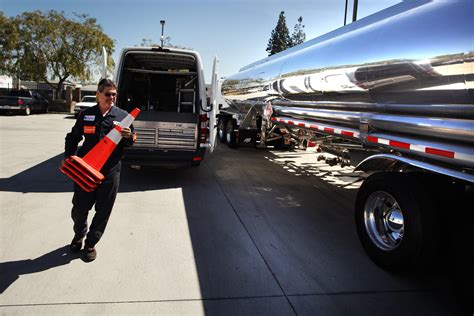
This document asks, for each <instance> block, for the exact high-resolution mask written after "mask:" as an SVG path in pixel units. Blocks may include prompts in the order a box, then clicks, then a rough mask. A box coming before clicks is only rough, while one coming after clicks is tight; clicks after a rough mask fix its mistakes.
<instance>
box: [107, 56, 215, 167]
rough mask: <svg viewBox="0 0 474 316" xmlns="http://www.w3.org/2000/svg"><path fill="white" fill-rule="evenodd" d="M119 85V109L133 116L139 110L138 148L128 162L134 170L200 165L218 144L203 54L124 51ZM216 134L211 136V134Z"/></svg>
mask: <svg viewBox="0 0 474 316" xmlns="http://www.w3.org/2000/svg"><path fill="white" fill-rule="evenodd" d="M115 82H116V83H117V86H118V91H119V95H118V99H117V105H118V106H119V107H120V108H122V109H125V110H126V111H128V112H130V111H131V110H132V109H133V108H135V107H138V108H140V110H141V112H140V115H139V116H138V117H137V119H136V120H135V122H134V123H133V126H134V127H135V132H136V133H137V141H136V143H135V145H134V146H132V147H129V148H126V150H125V156H124V159H123V161H124V162H125V163H129V164H132V165H160V164H169V163H172V164H190V165H199V164H200V162H201V161H202V159H203V158H204V154H205V152H206V148H207V147H210V146H211V143H213V142H212V141H211V142H210V141H209V139H213V138H212V137H209V126H211V127H214V126H215V123H214V122H215V114H214V113H213V111H212V112H211V110H213V107H212V106H211V105H210V104H208V102H207V99H206V93H205V82H204V75H203V68H202V62H201V58H200V56H199V53H197V52H195V51H190V50H182V49H175V48H161V47H131V48H125V49H124V50H123V51H122V54H121V57H120V61H119V63H118V67H117V72H116V78H115ZM212 130H213V129H212V128H211V134H212Z"/></svg>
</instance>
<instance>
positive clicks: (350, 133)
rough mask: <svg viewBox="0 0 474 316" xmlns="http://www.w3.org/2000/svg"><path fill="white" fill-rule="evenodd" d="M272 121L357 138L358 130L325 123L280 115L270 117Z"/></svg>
mask: <svg viewBox="0 0 474 316" xmlns="http://www.w3.org/2000/svg"><path fill="white" fill-rule="evenodd" d="M271 120H272V121H274V122H280V123H284V124H288V125H296V126H299V127H304V128H308V129H312V130H318V131H321V132H324V133H329V134H337V135H343V136H349V137H354V138H359V135H360V134H359V132H356V131H349V130H342V129H339V128H336V127H333V126H327V125H326V126H325V125H319V124H318V125H316V124H311V123H306V122H305V121H294V120H289V119H285V118H281V117H272V118H271Z"/></svg>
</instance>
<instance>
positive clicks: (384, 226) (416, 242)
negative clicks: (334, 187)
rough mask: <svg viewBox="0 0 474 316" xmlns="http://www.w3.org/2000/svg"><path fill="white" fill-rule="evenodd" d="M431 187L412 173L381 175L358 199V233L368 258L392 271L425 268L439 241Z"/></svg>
mask: <svg viewBox="0 0 474 316" xmlns="http://www.w3.org/2000/svg"><path fill="white" fill-rule="evenodd" d="M427 191H428V190H427V188H426V187H423V186H422V185H421V183H420V181H419V179H418V178H417V176H415V175H412V174H403V173H395V172H379V173H375V174H373V175H371V176H370V177H368V178H367V179H366V180H365V181H364V183H363V184H362V186H361V188H360V189H359V192H358V194H357V198H356V205H355V220H356V228H357V233H358V235H359V239H360V241H361V243H362V246H363V248H364V250H365V251H366V253H367V255H368V256H369V257H370V258H371V259H372V260H373V261H374V262H375V263H376V264H377V265H378V266H380V267H382V268H383V269H386V270H389V271H394V272H396V271H408V270H412V269H418V268H422V267H425V266H426V265H427V264H429V263H430V261H431V259H432V258H433V257H434V255H435V253H436V251H437V249H436V248H437V246H438V244H439V243H438V239H439V236H440V234H439V232H438V231H437V230H438V216H437V211H436V209H435V207H434V203H432V202H431V199H430V196H429V193H428V192H427Z"/></svg>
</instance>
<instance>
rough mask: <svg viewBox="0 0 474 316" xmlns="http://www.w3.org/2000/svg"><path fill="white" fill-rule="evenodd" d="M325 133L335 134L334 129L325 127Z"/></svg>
mask: <svg viewBox="0 0 474 316" xmlns="http://www.w3.org/2000/svg"><path fill="white" fill-rule="evenodd" d="M324 131H325V132H327V133H334V128H329V127H325V128H324Z"/></svg>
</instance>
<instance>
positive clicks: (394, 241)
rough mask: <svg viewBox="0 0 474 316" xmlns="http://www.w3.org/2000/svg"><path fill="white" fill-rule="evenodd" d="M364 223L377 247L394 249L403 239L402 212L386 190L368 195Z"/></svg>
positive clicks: (403, 223)
mask: <svg viewBox="0 0 474 316" xmlns="http://www.w3.org/2000/svg"><path fill="white" fill-rule="evenodd" d="M364 224H365V229H366V230H367V233H368V235H369V237H370V239H371V240H372V242H373V243H374V244H375V245H376V246H377V247H378V248H379V249H382V250H385V251H391V250H394V249H396V248H397V247H398V246H399V245H400V243H401V242H402V240H403V234H404V230H405V222H404V218H403V212H402V210H401V208H400V205H399V204H398V202H397V200H395V198H394V197H393V196H392V195H390V194H389V193H387V192H384V191H376V192H373V193H372V194H371V195H370V196H369V198H368V199H367V201H366V203H365V207H364Z"/></svg>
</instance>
